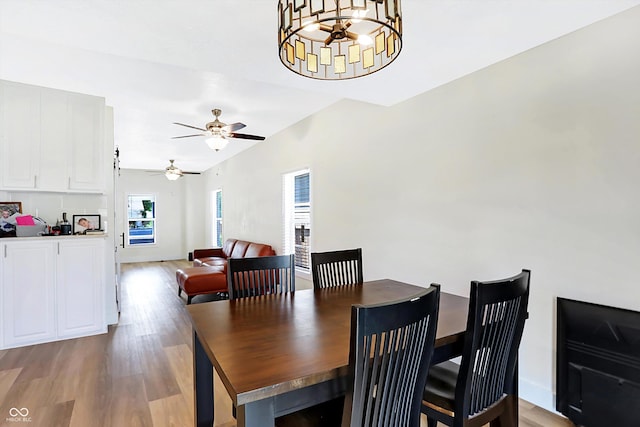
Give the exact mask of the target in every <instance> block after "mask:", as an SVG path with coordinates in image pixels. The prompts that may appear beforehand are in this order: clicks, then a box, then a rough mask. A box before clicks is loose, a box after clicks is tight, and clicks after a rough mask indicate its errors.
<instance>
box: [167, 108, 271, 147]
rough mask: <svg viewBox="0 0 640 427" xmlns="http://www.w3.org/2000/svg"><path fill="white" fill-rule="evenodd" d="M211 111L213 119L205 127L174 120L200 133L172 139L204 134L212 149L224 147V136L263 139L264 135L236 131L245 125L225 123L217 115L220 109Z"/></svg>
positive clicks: (220, 111)
mask: <svg viewBox="0 0 640 427" xmlns="http://www.w3.org/2000/svg"><path fill="white" fill-rule="evenodd" d="M211 112H212V113H213V115H214V116H215V120H214V121H212V122H209V123H207V124H206V125H205V128H204V129H203V128H199V127H197V126H192V125H187V124H184V123H177V122H174V123H173V124H174V125H179V126H184V127H188V128H191V129H196V130H199V131H201V133H197V134H193V135H182V136H174V137H173V138H172V139H177V138H191V137H194V136H205V137H207V139H206V140H205V141H206V143H207V145H208V146H209V147H210V148H211V149H213V150H216V151H218V150H221V149H223V148H224V147H226V145H227V143H228V141H227V140H226V138H238V139H252V140H258V141H262V140H264V139H265V137H264V136H258V135H249V134H246V133H237V132H236V131H237V130H240V129H242V128H244V127H246V125H245V124H244V123H240V122H238V123H231V124H226V123H223V122H221V121H220V120H219V119H218V117H220V114H222V110H219V109H217V108H216V109H214V110H211Z"/></svg>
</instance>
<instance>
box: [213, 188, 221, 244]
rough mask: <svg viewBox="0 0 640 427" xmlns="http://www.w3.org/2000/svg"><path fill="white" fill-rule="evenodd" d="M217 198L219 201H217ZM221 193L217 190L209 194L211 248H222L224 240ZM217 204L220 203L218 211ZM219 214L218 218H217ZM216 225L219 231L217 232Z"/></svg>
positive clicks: (219, 189)
mask: <svg viewBox="0 0 640 427" xmlns="http://www.w3.org/2000/svg"><path fill="white" fill-rule="evenodd" d="M218 196H219V199H218ZM222 198H223V193H222V188H218V189H217V190H214V191H212V192H211V210H212V215H211V217H212V219H213V221H212V223H211V242H212V246H213V247H222V244H223V240H224V219H223V218H224V212H223V209H224V206H223V199H222ZM218 202H219V203H220V209H219V210H218ZM218 214H219V216H218ZM218 223H219V224H220V229H219V230H218Z"/></svg>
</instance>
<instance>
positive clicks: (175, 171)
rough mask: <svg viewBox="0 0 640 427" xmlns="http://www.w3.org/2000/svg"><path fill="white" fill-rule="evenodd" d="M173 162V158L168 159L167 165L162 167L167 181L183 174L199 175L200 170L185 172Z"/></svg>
mask: <svg viewBox="0 0 640 427" xmlns="http://www.w3.org/2000/svg"><path fill="white" fill-rule="evenodd" d="M173 162H174V160H169V166H167V167H166V168H165V169H164V176H166V177H167V179H168V180H169V181H175V180H177V179H178V178H181V177H182V176H184V175H200V172H185V171H183V170H182V169H180V168H179V167H177V166H175V165H174V164H173ZM148 172H158V171H148ZM158 175H159V174H158Z"/></svg>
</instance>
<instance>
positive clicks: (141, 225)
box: [127, 194, 156, 245]
mask: <svg viewBox="0 0 640 427" xmlns="http://www.w3.org/2000/svg"><path fill="white" fill-rule="evenodd" d="M127 221H128V223H129V227H127V242H128V244H129V245H143V244H153V243H155V242H156V198H155V196H154V195H152V194H130V195H129V196H128V197H127Z"/></svg>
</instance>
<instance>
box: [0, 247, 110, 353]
mask: <svg viewBox="0 0 640 427" xmlns="http://www.w3.org/2000/svg"><path fill="white" fill-rule="evenodd" d="M48 239H52V238H48ZM56 240H57V239H56ZM2 246H3V248H2V249H3V252H4V253H3V258H2V262H1V264H2V265H1V267H0V273H1V274H2V277H1V282H0V284H1V285H2V292H1V306H2V316H1V321H2V328H0V329H1V331H2V337H1V338H2V341H1V344H2V345H1V348H12V347H20V346H23V345H30V344H38V343H42V342H48V341H56V340H60V339H67V338H75V337H81V336H87V335H94V334H99V333H103V332H106V329H107V328H106V322H105V317H104V262H103V260H104V255H103V254H104V239H100V238H84V237H82V238H68V239H60V240H57V241H54V240H51V241H49V240H45V241H42V240H31V241H23V242H20V241H11V242H6V243H4V242H3V243H2Z"/></svg>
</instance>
